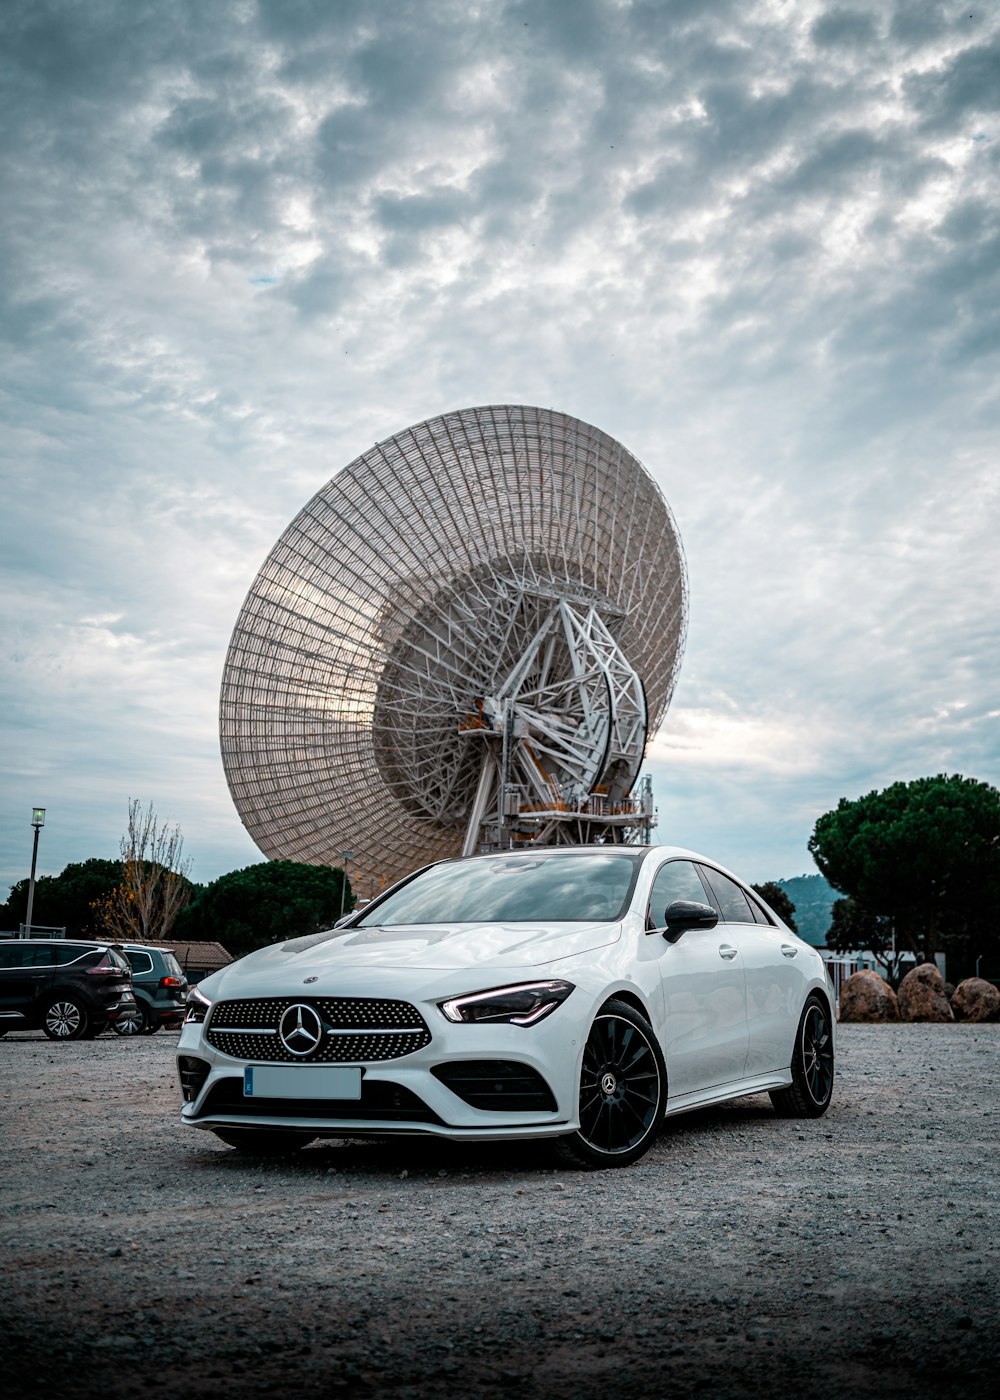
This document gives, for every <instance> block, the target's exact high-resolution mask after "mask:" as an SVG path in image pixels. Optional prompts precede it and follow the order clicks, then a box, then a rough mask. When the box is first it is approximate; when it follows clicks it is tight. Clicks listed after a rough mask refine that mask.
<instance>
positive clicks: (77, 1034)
mask: <svg viewBox="0 0 1000 1400" xmlns="http://www.w3.org/2000/svg"><path fill="white" fill-rule="evenodd" d="M88 1020H89V1017H88V1016H87V1011H86V1008H85V1007H84V1006H82V1005H81V1003H80V1002H78V1001H77V1000H76V999H75V998H74V997H71V996H58V997H55V998H53V1000H52V1001H50V1002H49V1004H48V1006H47V1007H46V1008H45V1014H44V1016H43V1017H42V1030H43V1031H44V1032H45V1034H46V1035H47V1036H48V1038H49V1039H50V1040H80V1039H81V1038H82V1037H83V1036H84V1035H85V1034H86V1032H87V1022H88Z"/></svg>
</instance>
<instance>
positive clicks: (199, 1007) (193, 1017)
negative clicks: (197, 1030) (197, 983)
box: [184, 987, 212, 1026]
mask: <svg viewBox="0 0 1000 1400" xmlns="http://www.w3.org/2000/svg"><path fill="white" fill-rule="evenodd" d="M211 1009H212V1003H211V1002H210V1001H209V999H208V997H207V996H204V995H203V993H201V992H199V990H198V988H197V987H192V988H191V989H190V991H189V992H188V994H187V1012H186V1013H185V1016H184V1024H185V1025H186V1026H193V1025H199V1024H200V1023H201V1022H202V1021H204V1019H205V1017H206V1016H207V1015H208V1013H209V1012H210V1011H211Z"/></svg>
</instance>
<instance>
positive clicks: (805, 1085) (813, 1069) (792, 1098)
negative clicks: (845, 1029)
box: [771, 997, 834, 1118]
mask: <svg viewBox="0 0 1000 1400" xmlns="http://www.w3.org/2000/svg"><path fill="white" fill-rule="evenodd" d="M833 1072H834V1056H833V1021H832V1018H831V1015H830V1008H829V1006H827V1004H826V1002H824V1001H822V1000H821V999H820V998H819V997H810V998H809V1000H808V1001H807V1002H806V1005H805V1010H804V1011H803V1012H802V1019H801V1020H800V1021H799V1029H798V1034H797V1035H796V1037H795V1049H794V1051H793V1052H792V1082H791V1084H790V1085H789V1086H788V1088H787V1089H772V1090H771V1102H772V1103H773V1104H774V1107H775V1111H776V1112H777V1113H778V1114H780V1116H781V1117H782V1118H819V1117H820V1115H821V1114H823V1113H825V1112H826V1110H827V1109H828V1108H829V1106H830V1099H831V1098H832V1096H833Z"/></svg>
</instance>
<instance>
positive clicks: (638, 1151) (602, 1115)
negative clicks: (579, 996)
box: [554, 1001, 667, 1167]
mask: <svg viewBox="0 0 1000 1400" xmlns="http://www.w3.org/2000/svg"><path fill="white" fill-rule="evenodd" d="M666 1102H667V1072H666V1066H665V1065H664V1063H663V1054H662V1052H661V1050H660V1047H659V1044H658V1043H657V1040H656V1036H655V1035H654V1034H653V1028H652V1026H650V1024H649V1022H648V1021H647V1020H646V1018H645V1017H644V1016H642V1015H640V1014H639V1012H638V1011H635V1010H634V1009H633V1008H632V1007H631V1006H629V1005H628V1003H627V1002H623V1001H609V1002H608V1003H607V1005H606V1006H604V1007H602V1009H601V1010H600V1011H599V1012H598V1014H597V1016H596V1017H595V1019H594V1024H593V1025H592V1026H591V1028H590V1034H589V1035H588V1037H587V1043H586V1045H585V1046H584V1051H583V1065H582V1067H581V1070H580V1127H579V1129H578V1131H577V1132H575V1133H573V1134H572V1135H571V1136H568V1137H563V1138H558V1139H557V1140H556V1142H555V1144H554V1146H555V1150H556V1153H557V1155H558V1156H559V1157H560V1158H561V1159H562V1160H563V1161H565V1162H569V1163H571V1164H572V1165H574V1166H585V1167H626V1166H628V1165H629V1164H630V1163H632V1162H636V1161H638V1160H639V1158H640V1157H641V1156H642V1155H643V1154H644V1153H645V1152H647V1151H648V1150H649V1148H650V1146H651V1145H652V1142H653V1139H654V1138H655V1136H656V1133H657V1130H658V1129H659V1127H660V1124H661V1123H662V1122H663V1114H664V1110H665V1108H666Z"/></svg>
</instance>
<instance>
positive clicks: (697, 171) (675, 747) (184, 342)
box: [0, 0, 1000, 898]
mask: <svg viewBox="0 0 1000 1400" xmlns="http://www.w3.org/2000/svg"><path fill="white" fill-rule="evenodd" d="M0 100H2V103H3V128H4V132H5V140H4V145H3V151H4V154H3V175H2V182H3V183H2V192H0V230H2V231H0V238H2V244H0V247H2V257H3V266H4V269H5V275H4V278H3V281H2V285H0V298H2V301H3V308H2V312H0V337H2V348H0V354H2V356H3V362H2V371H0V394H2V409H0V413H2V430H0V461H2V492H0V501H2V522H3V523H2V530H0V538H2V542H3V548H2V550H0V600H2V601H0V607H2V613H3V626H2V637H0V646H2V651H0V687H2V703H0V766H2V783H3V791H2V801H0V898H2V897H3V896H4V894H5V893H6V886H7V885H8V884H9V883H10V882H11V881H12V880H15V879H19V878H22V877H23V876H25V875H26V874H27V873H28V867H29V864H30V855H31V829H30V825H29V820H30V809H31V807H32V806H33V805H36V804H38V805H44V806H46V807H47V808H48V823H47V826H46V829H45V832H44V833H43V836H42V842H41V849H40V858H39V871H40V873H56V872H58V871H59V870H60V869H61V868H62V867H63V865H64V864H65V863H66V862H67V861H70V860H80V859H85V858H86V857H88V856H92V855H106V856H110V855H114V854H116V852H117V846H118V841H119V837H120V835H121V832H122V829H123V826H124V823H125V817H126V809H127V803H128V798H129V797H130V796H136V797H139V798H141V799H143V800H144V801H150V800H151V801H153V802H154V804H155V806H156V809H157V811H158V813H159V814H160V816H161V817H163V818H166V819H169V820H171V821H176V822H179V823H180V825H181V828H182V830H183V833H184V837H185V848H186V851H187V852H188V854H190V855H191V856H192V857H193V860H194V869H193V874H194V877H195V878H196V879H201V880H206V879H211V878H214V877H215V876H217V875H219V874H221V873H223V872H224V871H226V870H230V869H233V868H235V867H238V866H241V865H245V864H248V863H250V862H251V861H252V860H255V859H259V858H260V857H259V853H258V852H257V850H256V848H255V847H254V846H253V844H252V843H251V841H250V839H249V837H248V836H247V835H246V834H245V832H244V831H243V828H242V826H241V825H240V822H239V819H238V818H237V816H236V813H235V810H234V808H233V806H232V803H231V801H230V798H229V795H228V791H227V788H226V783H225V778H224V776H223V772H222V765H221V761H220V758H219V752H218V739H217V708H218V687H219V680H220V676H221V672H222V665H223V660H224V654H225V648H226V645H227V642H228V639H229V635H230V632H231V630H232V627H233V624H234V622H235V619H236V616H237V613H238V611H239V608H240V605H241V602H242V600H243V597H244V595H245V593H246V591H247V589H248V587H249V585H250V583H251V581H252V579H253V577H254V575H255V573H256V571H257V569H258V568H259V566H260V564H261V563H262V561H263V559H264V558H265V556H266V555H267V553H268V551H269V550H270V548H271V546H272V544H273V543H274V541H275V540H276V539H277V537H278V535H279V534H280V533H281V531H282V530H283V529H284V527H285V525H286V524H287V523H288V521H289V520H290V519H291V518H292V516H293V515H294V514H295V513H296V512H297V511H298V509H299V508H300V507H301V506H302V505H303V504H304V503H305V502H306V500H308V499H309V497H311V496H312V495H313V493H314V492H315V491H316V490H318V489H319V488H320V487H321V486H322V485H323V484H324V483H325V482H326V481H327V480H328V479H329V478H330V477H331V476H332V475H333V474H334V472H335V471H336V470H337V469H338V468H339V467H340V466H342V465H344V464H345V463H347V462H348V461H350V460H351V459H352V458H354V457H355V456H356V455H357V454H358V453H359V452H361V451H363V450H364V449H366V448H367V447H369V446H370V445H371V444H372V443H373V442H375V441H376V440H378V439H381V438H384V437H387V436H389V435H390V434H392V433H394V432H397V431H399V430H400V429H402V428H404V427H406V426H407V425H409V424H410V423H413V422H416V421H418V420H420V419H422V418H426V417H429V416H431V415H434V414H438V413H442V412H445V411H447V410H449V409H455V408H462V407H466V406H469V405H473V404H481V403H497V402H501V403H502V402H512V403H530V404H539V405H543V406H546V407H552V408H556V409H559V410H562V411H564V412H567V413H570V414H575V415H577V416H578V417H581V418H584V419H586V420H587V421H589V422H592V423H595V424H597V425H598V426H599V427H601V428H602V429H604V430H605V431H606V432H609V433H611V434H612V435H613V436H615V437H617V438H619V439H620V440H621V441H622V442H624V443H625V445H626V446H627V447H628V448H629V449H630V450H631V451H632V452H633V453H635V454H636V456H638V457H639V458H640V459H641V460H642V461H643V462H644V463H645V464H646V466H647V467H648V468H649V470H650V471H651V472H652V474H653V475H654V476H655V478H656V479H657V481H658V482H659V483H660V485H661V487H662V489H663V491H664V494H665V495H666V498H667V500H668V501H669V503H670V505H671V507H672V509H673V511H674V514H675V516H676V518H677V522H678V525H679V528H680V531H681V535H682V537H683V540H684V545H685V550H686V553H687V559H688V567H689V574H690V588H691V614H690V625H689V633H688V646H687V653H686V657H685V660H684V663H683V665H682V668H681V673H680V680H679V684H678V687H677V690H676V693H675V698H674V703H673V705H672V707H671V710H670V712H669V713H668V716H667V719H666V722H665V724H664V726H663V728H662V729H661V731H660V733H659V735H658V736H657V737H656V739H655V741H654V743H653V744H652V746H651V749H650V756H649V767H650V769H651V771H652V774H653V778H654V784H655V792H656V796H657V800H658V805H659V810H660V828H659V835H660V837H661V838H662V839H665V840H671V841H677V842H679V843H681V844H686V845H691V846H694V847H696V848H698V849H702V850H707V851H709V852H710V853H712V854H713V855H715V856H717V857H718V858H719V859H721V860H723V861H725V862H727V863H728V864H730V865H731V866H733V867H735V868H736V869H738V870H740V871H741V872H742V873H744V874H745V875H746V876H747V878H749V879H754V880H759V879H767V878H772V877H780V876H786V875H794V874H798V873H802V872H805V871H809V870H811V869H812V868H813V867H812V864H811V861H810V858H809V855H808V852H807V849H806V842H807V840H808V837H809V835H810V833H811V831H812V826H813V823H814V821H815V819H816V817H817V816H818V815H819V814H820V813H822V812H824V811H826V810H828V809H829V808H830V807H831V806H833V805H835V804H836V802H837V800H838V799H839V798H840V797H842V796H857V795H859V794H861V793H863V792H867V791H870V790H871V789H872V788H875V787H881V786H884V785H886V784H887V783H889V782H891V781H893V780H895V779H897V778H904V779H908V778H914V777H918V776H921V775H924V774H928V773H935V772H941V771H947V772H961V773H964V774H967V775H970V776H973V777H977V778H982V779H986V780H988V781H990V782H997V781H998V780H1000V745H998V723H1000V691H998V686H997V675H998V654H1000V636H998V632H1000V628H998V614H1000V606H998V605H1000V585H998V581H997V578H998V573H1000V568H998V566H1000V549H998V530H1000V499H998V497H1000V470H998V465H1000V464H998V416H1000V415H998V385H1000V355H998V350H1000V199H998V171H1000V18H998V15H997V11H996V8H995V7H989V8H980V5H979V3H978V0H975V3H973V0H969V4H968V7H962V6H959V5H957V4H949V3H939V0H898V3H892V0H884V2H883V0H865V3H864V4H863V5H861V4H856V5H853V6H852V5H850V4H843V5H841V4H835V3H809V0H794V2H793V0H788V3H785V0H761V2H760V3H754V2H753V0H732V2H731V3H730V2H729V0H713V3H711V4H708V3H698V0H662V3H661V0H522V3H507V0H173V3H171V4H163V3H159V0H152V3H151V2H150V0H6V3H5V4H4V6H3V7H2V16H0Z"/></svg>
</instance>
